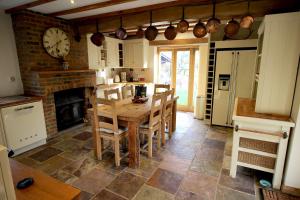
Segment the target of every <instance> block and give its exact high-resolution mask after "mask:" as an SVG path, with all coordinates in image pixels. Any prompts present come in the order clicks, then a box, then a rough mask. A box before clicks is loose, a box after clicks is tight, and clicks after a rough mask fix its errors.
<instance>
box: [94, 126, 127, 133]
mask: <svg viewBox="0 0 300 200" xmlns="http://www.w3.org/2000/svg"><path fill="white" fill-rule="evenodd" d="M126 131H128V128H127V127H119V129H118V132H117V133H114V132H113V130H111V129H107V128H100V132H103V133H108V134H119V135H120V134H122V133H124V132H126Z"/></svg>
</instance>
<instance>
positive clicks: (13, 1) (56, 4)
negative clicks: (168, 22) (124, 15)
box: [0, 0, 175, 19]
mask: <svg viewBox="0 0 300 200" xmlns="http://www.w3.org/2000/svg"><path fill="white" fill-rule="evenodd" d="M34 1H35V0H0V9H9V8H13V7H15V6H19V5H23V4H26V3H30V2H34ZM105 1H108V0H74V2H75V3H74V4H72V3H71V1H70V0H56V1H52V2H49V3H46V4H42V5H39V6H35V7H32V8H29V9H30V10H33V11H36V12H41V13H44V14H49V13H53V12H58V11H62V10H68V9H72V8H77V7H81V6H86V5H91V4H94V3H100V2H105ZM170 1H175V0H136V1H132V2H127V3H122V4H117V5H112V6H107V7H104V8H99V9H94V10H88V11H84V12H79V13H73V14H68V15H64V16H58V17H61V18H64V19H74V18H79V17H87V16H92V15H98V14H104V13H109V12H114V11H121V10H127V9H132V8H137V7H142V6H149V5H154V4H158V3H164V2H170Z"/></svg>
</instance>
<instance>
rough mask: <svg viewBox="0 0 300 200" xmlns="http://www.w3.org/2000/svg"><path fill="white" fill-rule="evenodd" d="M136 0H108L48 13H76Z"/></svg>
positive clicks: (57, 14)
mask: <svg viewBox="0 0 300 200" xmlns="http://www.w3.org/2000/svg"><path fill="white" fill-rule="evenodd" d="M132 1H136V0H110V1H105V2H100V3H95V4H91V5H87V6H82V7H78V8H73V9H69V10H62V11H58V12H54V13H50V14H49V15H50V16H53V17H57V16H62V15H68V14H73V13H78V12H83V11H88V10H94V9H99V8H105V7H108V6H113V5H118V4H122V3H128V2H132Z"/></svg>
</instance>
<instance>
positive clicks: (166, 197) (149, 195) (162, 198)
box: [134, 185, 174, 200]
mask: <svg viewBox="0 0 300 200" xmlns="http://www.w3.org/2000/svg"><path fill="white" fill-rule="evenodd" d="M172 199H174V196H173V195H171V194H170V193H167V192H164V191H162V190H159V189H157V188H154V187H151V186H149V185H143V187H142V188H141V189H140V191H139V192H138V194H137V195H136V197H135V198H134V200H172Z"/></svg>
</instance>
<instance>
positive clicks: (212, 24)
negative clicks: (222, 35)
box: [206, 0, 221, 33]
mask: <svg viewBox="0 0 300 200" xmlns="http://www.w3.org/2000/svg"><path fill="white" fill-rule="evenodd" d="M212 2H213V16H212V18H210V19H209V20H208V21H207V24H206V30H207V32H208V33H215V32H217V31H218V30H219V27H220V25H221V21H220V20H219V19H217V18H215V11H216V0H212Z"/></svg>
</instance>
